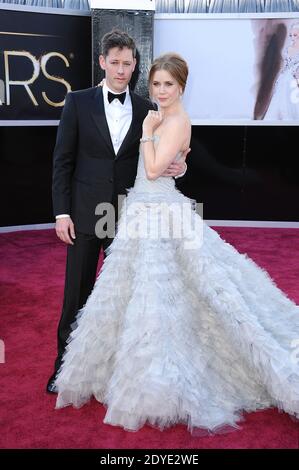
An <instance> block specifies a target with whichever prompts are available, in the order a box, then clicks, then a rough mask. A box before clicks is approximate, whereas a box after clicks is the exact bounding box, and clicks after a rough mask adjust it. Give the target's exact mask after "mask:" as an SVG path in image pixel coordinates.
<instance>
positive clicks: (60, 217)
mask: <svg viewBox="0 0 299 470" xmlns="http://www.w3.org/2000/svg"><path fill="white" fill-rule="evenodd" d="M67 217H70V215H69V214H59V215H56V216H55V219H56V220H57V219H65V218H67Z"/></svg>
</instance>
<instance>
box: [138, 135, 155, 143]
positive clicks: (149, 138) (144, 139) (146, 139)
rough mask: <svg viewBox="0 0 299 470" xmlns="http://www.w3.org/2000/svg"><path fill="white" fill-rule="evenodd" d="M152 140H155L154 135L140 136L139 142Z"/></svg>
mask: <svg viewBox="0 0 299 470" xmlns="http://www.w3.org/2000/svg"><path fill="white" fill-rule="evenodd" d="M154 140H155V137H154V136H153V137H142V138H141V139H140V142H141V143H144V142H154Z"/></svg>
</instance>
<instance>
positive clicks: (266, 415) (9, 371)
mask: <svg viewBox="0 0 299 470" xmlns="http://www.w3.org/2000/svg"><path fill="white" fill-rule="evenodd" d="M217 230H218V232H219V233H220V234H221V236H223V238H225V239H226V241H228V242H230V243H232V244H233V245H234V246H235V247H236V248H237V249H238V250H239V251H241V252H246V253H247V254H248V255H249V256H251V257H252V258H253V259H254V260H255V261H256V262H257V263H258V264H259V265H260V266H262V267H263V268H265V269H267V270H268V272H269V273H270V275H271V276H272V277H273V278H274V280H275V281H276V283H277V284H278V285H279V287H280V288H281V289H282V290H283V291H285V292H286V293H287V294H288V295H289V297H290V298H291V299H293V300H294V301H295V302H296V303H299V236H298V233H299V232H298V230H296V229H249V228H242V229H241V228H221V229H217ZM0 259H1V266H0V298H1V332H0V339H1V340H3V341H4V343H5V352H6V354H5V363H3V364H1V363H0V373H1V390H0V401H1V411H0V422H1V433H0V448H2V449H5V448H22V449H24V448H35V449H37V448H53V449H54V448H106V449H109V448H110V449H116V448H145V449H150V448H153V449H158V448H161V449H163V448H165V449H170V448H172V449H176V448H182V449H183V448H185V449H188V448H197V449H205V448H206V449H217V448H218V449H236V448H246V449H250V448H252V449H256V448H288V449H295V448H299V445H298V437H299V426H298V424H296V423H295V422H293V421H292V420H291V419H290V417H289V416H288V415H286V414H284V413H278V412H277V411H276V410H274V409H271V410H267V411H263V412H258V413H251V414H249V415H247V416H246V419H245V421H244V422H243V423H242V429H241V430H239V431H236V432H233V433H229V434H225V435H217V436H213V437H192V436H191V435H190V434H189V433H188V431H187V430H186V429H185V427H184V426H176V427H175V428H172V429H169V430H166V431H164V432H162V433H161V432H160V431H158V430H155V429H152V428H149V427H146V428H144V429H142V430H141V431H138V432H137V433H129V432H125V431H123V430H122V429H120V428H113V427H110V426H107V425H104V424H102V419H103V416H104V408H103V407H102V406H101V405H100V404H99V403H97V402H95V401H93V402H92V403H91V404H89V405H86V406H84V407H83V408H81V409H80V410H75V409H72V408H66V409H63V410H56V411H55V410H54V405H55V396H54V395H48V394H47V393H46V392H45V385H46V382H47V379H48V377H49V375H50V373H51V372H52V365H53V360H54V358H55V347H56V327H57V322H58V319H59V316H60V308H61V302H62V293H63V281H64V268H65V247H64V246H63V244H62V243H61V242H60V241H58V240H57V239H56V235H55V234H54V231H51V230H44V231H32V232H15V233H9V234H1V235H0Z"/></svg>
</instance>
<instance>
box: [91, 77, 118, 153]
mask: <svg viewBox="0 0 299 470" xmlns="http://www.w3.org/2000/svg"><path fill="white" fill-rule="evenodd" d="M91 115H92V117H93V119H94V121H95V124H96V126H97V128H98V131H99V132H100V134H101V137H102V139H103V140H104V141H105V143H106V144H107V146H108V148H109V150H110V151H111V152H112V154H113V156H115V153H114V149H113V144H112V141H111V136H110V132H109V127H108V123H107V119H106V115H105V107H104V97H103V89H102V87H100V86H99V87H97V89H96V92H95V96H94V98H93V99H92V105H91Z"/></svg>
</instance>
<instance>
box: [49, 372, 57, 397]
mask: <svg viewBox="0 0 299 470" xmlns="http://www.w3.org/2000/svg"><path fill="white" fill-rule="evenodd" d="M55 376H56V374H53V375H52V377H50V379H49V382H48V383H47V387H46V390H47V392H48V393H58V390H57V387H56V385H55Z"/></svg>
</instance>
